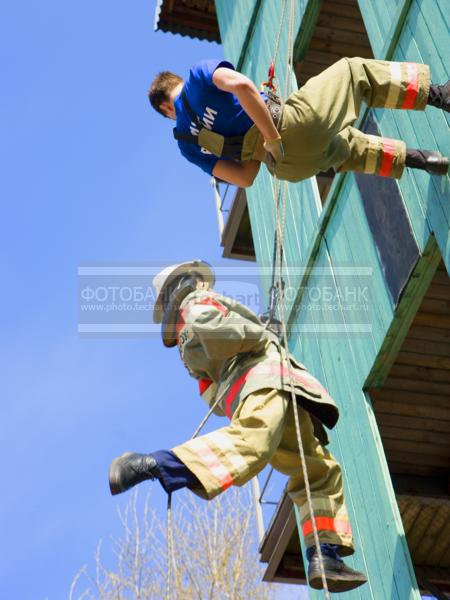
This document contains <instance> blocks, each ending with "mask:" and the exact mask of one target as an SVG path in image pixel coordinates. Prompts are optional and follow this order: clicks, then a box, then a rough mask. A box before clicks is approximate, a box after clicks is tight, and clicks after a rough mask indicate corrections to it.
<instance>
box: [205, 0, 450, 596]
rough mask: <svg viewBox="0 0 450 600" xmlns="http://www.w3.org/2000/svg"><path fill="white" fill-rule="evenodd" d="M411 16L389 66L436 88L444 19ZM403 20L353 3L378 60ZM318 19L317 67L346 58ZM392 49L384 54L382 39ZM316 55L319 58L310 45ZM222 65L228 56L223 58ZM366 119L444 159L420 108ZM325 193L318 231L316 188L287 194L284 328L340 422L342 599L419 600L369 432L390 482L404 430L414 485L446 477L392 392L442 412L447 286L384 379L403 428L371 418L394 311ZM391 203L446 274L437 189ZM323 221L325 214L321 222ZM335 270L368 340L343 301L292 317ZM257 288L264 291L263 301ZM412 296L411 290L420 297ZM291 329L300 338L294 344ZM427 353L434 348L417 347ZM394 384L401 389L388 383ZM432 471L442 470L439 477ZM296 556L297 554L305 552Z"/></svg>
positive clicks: (422, 6)
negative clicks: (412, 66)
mask: <svg viewBox="0 0 450 600" xmlns="http://www.w3.org/2000/svg"><path fill="white" fill-rule="evenodd" d="M313 1H315V0H313ZM342 1H343V0H342ZM447 1H448V0H445V2H447ZM445 2H444V4H445ZM235 4H239V2H237V3H235V2H229V0H216V6H217V13H218V17H219V24H220V30H221V37H222V40H223V42H224V46H225V57H226V58H231V59H232V60H233V61H236V60H237V57H238V56H239V51H238V46H239V44H242V43H243V40H244V38H245V35H244V33H243V30H244V29H245V22H246V20H245V18H244V17H243V18H242V22H239V23H237V17H236V14H233V8H232V7H231V6H230V5H232V6H234V5H235ZM325 4H326V6H327V9H328V10H332V8H330V4H333V3H331V2H328V3H327V2H325ZM343 4H346V5H347V9H348V11H350V13H351V15H352V16H353V17H354V13H353V11H352V6H351V2H344V1H343ZM281 5H282V3H281V2H273V1H272V0H262V2H261V6H260V11H259V14H258V18H257V21H256V24H255V28H254V31H253V33H252V38H251V41H250V44H249V51H248V53H247V55H246V57H245V60H244V62H243V71H244V72H245V73H246V74H248V75H249V76H250V77H251V78H252V79H253V81H255V82H261V81H263V80H264V79H265V77H266V73H267V67H268V65H269V63H270V60H271V56H272V52H273V47H274V41H275V37H276V28H277V24H278V18H279V12H280V8H281ZM409 5H410V8H409V12H408V15H407V19H406V21H405V23H404V24H403V25H402V28H401V35H400V37H399V40H398V43H397V44H396V46H395V48H394V50H393V56H394V58H395V59H396V60H409V61H411V60H412V61H414V60H416V61H423V60H426V62H429V63H430V64H431V66H432V72H433V77H434V78H435V79H436V80H439V81H444V80H446V79H448V71H447V72H445V69H444V65H449V64H450V44H448V39H449V22H448V19H449V16H448V15H449V11H447V14H446V15H444V16H443V13H442V11H440V9H439V10H438V8H437V7H436V2H435V0H428V1H427V2H418V1H416V0H413V1H412V2H410V3H409ZM405 6H406V5H405V3H404V0H395V1H394V0H375V1H374V0H359V7H360V9H361V13H362V17H363V19H364V25H365V28H366V29H367V33H368V35H369V39H370V42H371V45H372V50H373V53H374V55H375V56H376V57H378V58H384V57H383V56H382V55H381V53H382V52H383V51H385V50H386V48H387V44H388V42H389V40H388V39H387V37H388V36H387V32H391V33H392V32H393V31H394V30H395V27H396V25H397V23H396V19H398V18H399V15H400V14H401V11H402V9H403V8H404V7H405ZM296 7H297V12H296V19H297V21H296V28H297V29H298V27H299V25H300V22H301V18H302V15H303V14H304V13H305V10H306V8H307V2H306V0H302V1H301V2H296ZM236 10H237V9H236ZM247 12H251V9H250V8H248V9H247ZM444 12H445V11H444ZM432 13H433V14H432ZM325 16H326V15H325V13H324V15H323V17H322V21H319V24H318V26H319V28H321V29H320V30H319V31H318V32H317V37H316V39H317V40H320V39H322V40H324V39H325V40H328V39H330V41H329V42H327V44H328V45H327V48H326V49H327V52H328V58H329V57H330V55H333V52H332V50H333V48H334V46H333V44H335V43H336V45H339V44H338V43H339V42H342V43H344V44H345V39H344V38H342V37H341V38H340V37H339V34H338V33H335V34H334V37H333V38H327V37H324V36H325V34H324V31H323V28H324V27H331V26H332V24H333V22H336V23H338V22H339V23H341V21H336V20H337V19H347V18H350V17H349V15H344V13H341V14H340V15H335V14H329V15H328V17H327V18H328V19H329V22H328V24H327V22H326V19H325ZM319 19H320V17H319ZM437 21H439V23H437ZM342 23H343V21H342ZM233 24H234V25H233ZM352 27H355V26H354V25H352ZM359 27H360V29H361V31H356V30H355V34H358V35H361V36H362V35H363V34H364V27H361V25H360V26H359ZM337 31H338V28H336V32H337ZM392 35H393V34H392ZM392 40H393V41H395V39H394V37H393V38H392ZM354 41H355V42H358V43H360V42H361V41H362V38H356V37H355V39H354ZM315 44H316V45H320V42H315ZM336 47H337V46H336ZM228 51H229V52H230V54H227V52H228ZM285 52H286V30H285V31H284V32H283V36H282V39H281V45H280V54H279V58H278V62H277V71H278V73H279V75H282V73H283V68H282V60H283V59H284V56H285ZM311 52H315V53H317V54H312V55H311V56H312V57H313V58H314V57H316V58H317V60H320V59H323V58H324V57H323V56H321V55H320V52H323V48H319V47H315V48H312V49H311ZM282 85H283V82H282V81H281V86H282ZM376 117H377V120H378V123H379V127H380V130H381V133H382V135H385V136H388V137H393V138H402V139H405V141H406V143H407V145H408V146H409V147H423V148H426V149H435V148H439V149H440V150H441V151H442V152H443V153H444V154H449V153H450V147H449V139H450V138H449V136H448V133H449V131H448V125H449V118H448V116H444V115H443V114H442V113H441V112H440V111H437V110H435V109H431V108H429V109H427V110H426V111H425V112H424V113H422V114H419V113H414V114H412V113H407V112H406V111H390V110H389V111H376ZM262 171H263V172H261V174H260V175H259V176H258V178H257V180H256V182H255V184H254V185H253V186H252V187H251V188H250V189H249V190H247V196H248V204H249V212H250V219H251V224H252V233H253V239H254V245H255V251H256V256H257V261H258V263H259V264H260V265H261V266H262V267H267V266H268V265H270V264H271V258H272V244H273V231H274V207H273V194H272V182H271V180H270V177H269V176H268V175H267V173H266V172H265V170H262ZM334 189H336V190H337V192H336V194H337V195H336V203H335V205H334V206H333V208H332V210H330V212H329V213H328V214H326V218H324V219H323V220H322V221H321V216H320V202H319V198H318V192H317V186H316V184H315V182H314V180H308V181H305V182H302V183H300V184H296V185H289V186H288V198H287V207H288V213H287V227H286V261H285V264H286V268H285V278H286V280H287V281H288V283H289V285H291V286H293V287H295V286H296V285H297V286H298V283H299V282H300V278H299V273H298V268H297V267H304V266H306V264H311V266H312V272H311V275H310V277H309V279H308V280H305V281H304V282H303V283H304V292H303V294H302V296H301V298H300V302H299V306H298V307H297V309H296V310H295V312H294V313H293V314H292V315H291V322H292V325H293V326H294V327H293V331H292V334H291V337H290V344H291V350H292V351H293V353H294V354H295V355H296V356H297V357H298V358H299V359H300V360H301V361H302V362H303V363H305V364H306V366H307V367H308V368H309V369H310V370H311V372H312V373H313V374H314V375H316V376H317V377H318V378H319V379H320V380H321V381H322V382H323V384H324V385H325V386H326V387H327V388H328V389H329V391H330V393H331V394H332V395H333V397H335V398H336V400H337V402H338V404H339V406H340V411H341V418H340V421H339V424H338V426H337V427H336V429H335V430H334V431H333V432H332V435H331V437H332V442H331V446H330V448H331V451H332V452H333V453H334V454H335V455H336V456H337V457H338V459H339V460H340V462H341V464H342V468H343V473H344V480H345V486H346V495H347V503H348V508H349V512H350V516H351V521H352V525H353V529H354V535H355V543H356V549H357V552H356V554H355V556H354V557H353V558H352V559H349V564H351V565H353V566H354V567H355V568H358V569H361V570H363V571H365V572H366V573H367V574H368V577H369V582H368V584H367V585H366V586H364V587H363V588H360V589H359V590H355V591H354V592H352V593H351V594H343V595H342V598H343V600H344V599H345V598H352V599H356V598H360V599H361V600H363V599H364V600H367V599H372V600H407V599H409V600H412V599H416V600H419V598H420V593H419V589H418V586H417V582H416V579H415V576H414V570H413V567H412V562H411V557H410V555H409V552H408V548H407V544H406V540H405V532H404V528H403V524H402V518H401V515H400V512H399V508H398V505H397V501H396V497H395V494H394V491H393V487H392V482H391V477H390V474H389V466H388V463H387V460H386V454H385V449H384V447H383V442H382V437H381V435H380V430H379V426H380V428H381V431H383V428H384V431H386V432H387V434H388V437H387V440H390V441H388V443H387V452H388V453H390V452H395V453H396V455H395V456H396V459H395V461H394V464H395V465H396V467H395V468H396V469H397V468H399V467H398V466H399V465H400V466H401V465H404V467H405V470H404V472H409V471H410V469H409V470H408V468H407V467H409V466H411V465H410V463H408V462H407V460H406V459H408V460H410V455H411V453H412V452H413V450H414V448H413V446H414V445H416V446H417V441H418V440H417V439H416V438H412V439H410V437H408V435H409V436H410V434H405V436H404V438H403V439H402V438H398V437H396V432H397V430H398V429H401V428H404V427H406V428H407V429H409V430H414V429H415V430H418V429H419V428H420V427H422V429H423V431H422V433H421V435H422V440H421V444H420V445H421V446H422V445H423V447H424V448H426V449H427V451H426V452H425V451H424V452H423V453H421V456H422V458H421V462H420V461H419V462H420V464H419V462H418V463H417V466H418V471H422V472H423V474H424V475H426V474H427V473H428V472H429V467H430V464H429V462H430V461H431V460H435V461H436V465H435V466H436V468H438V469H440V468H441V466H442V467H445V465H446V464H447V462H446V461H447V456H446V454H445V453H444V455H442V456H441V457H440V458H436V457H435V455H434V454H433V452H431V450H432V448H431V445H433V443H432V442H431V441H430V440H431V437H430V436H431V435H432V434H433V432H435V433H436V438H435V444H434V445H441V446H445V444H444V443H443V442H444V440H445V436H446V434H448V432H449V431H450V428H449V423H450V422H449V421H448V420H447V419H438V418H432V417H430V416H429V415H428V414H423V411H422V412H421V407H420V403H419V402H411V403H410V404H406V403H405V402H403V403H402V402H401V398H402V394H404V393H409V391H411V390H408V389H403V388H404V387H405V386H406V387H407V386H408V385H411V384H409V383H408V382H409V381H411V379H410V374H411V373H418V374H419V375H420V374H422V375H424V374H429V373H430V370H432V379H430V382H429V385H430V389H432V390H433V394H434V395H435V397H436V398H437V399H438V400H437V404H436V407H435V410H436V411H438V412H439V410H441V409H442V410H445V406H444V407H440V406H439V403H441V402H442V403H445V400H444V398H445V394H446V393H447V391H448V388H447V387H446V386H448V384H449V382H448V380H447V375H446V372H447V368H448V356H446V355H445V349H446V347H447V346H446V344H447V343H448V337H447V331H448V328H447V327H445V335H444V336H443V337H442V338H441V337H439V339H435V336H436V331H434V332H433V331H432V330H431V327H432V326H433V324H434V325H436V323H437V321H436V319H437V318H438V319H444V321H441V320H439V322H440V323H442V322H446V321H445V319H447V318H448V302H447V299H446V296H445V293H446V292H445V290H443V289H442V286H444V287H445V286H446V278H445V272H440V278H438V279H436V280H434V281H433V286H432V288H431V291H430V296H429V297H428V298H427V303H428V304H427V307H428V309H429V310H427V311H424V312H423V314H422V316H420V317H418V319H417V321H415V322H414V324H413V329H412V331H413V334H414V336H416V337H414V336H413V337H411V338H408V339H407V342H406V345H405V347H404V349H402V352H401V353H400V354H399V356H398V360H397V361H396V362H395V364H394V366H393V367H392V369H391V371H390V376H391V377H392V379H391V380H390V385H398V386H399V389H398V394H399V396H398V398H399V400H398V406H400V407H402V406H407V408H408V411H409V412H408V413H407V414H405V411H404V409H403V408H400V409H399V410H398V411H397V412H396V413H395V414H387V413H386V412H383V411H382V410H378V407H381V406H382V404H379V403H382V402H385V400H383V398H381V397H380V398H378V399H377V401H376V402H375V410H376V411H377V412H376V413H375V412H374V408H373V407H372V404H371V402H370V399H369V397H368V395H366V393H365V391H364V387H365V382H366V380H367V378H368V376H369V374H370V372H371V369H372V368H373V366H374V363H375V360H376V357H377V355H378V353H379V351H380V349H381V347H382V345H383V342H384V340H385V337H386V334H387V332H388V330H389V328H390V327H391V325H392V323H393V320H394V317H395V307H394V305H393V302H392V299H391V297H390V294H389V290H388V288H387V286H386V282H385V279H384V274H383V269H382V266H381V264H380V261H379V257H378V254H377V251H376V248H375V245H374V243H373V239H372V236H371V232H370V229H369V227H368V224H367V218H366V215H365V213H364V209H363V207H362V203H361V198H360V194H359V191H358V187H357V185H356V183H355V180H354V177H353V175H351V174H349V175H346V176H342V175H341V176H339V182H337V183H336V187H335V188H334ZM400 191H401V196H402V200H403V202H404V203H405V206H406V209H407V213H408V216H409V219H410V221H411V225H412V229H413V232H414V236H415V238H416V241H417V244H418V246H419V249H420V252H421V253H424V252H425V250H426V249H427V248H429V245H430V240H431V239H432V238H431V236H432V234H434V236H435V237H436V242H437V244H438V246H439V249H440V252H441V254H442V257H443V259H444V262H445V264H446V266H447V269H449V266H450V243H449V223H450V201H449V199H450V198H449V179H448V178H447V179H445V178H434V177H430V176H429V175H427V174H423V173H419V172H416V173H414V174H412V173H411V172H407V173H406V174H405V176H404V177H403V178H402V180H401V181H400ZM331 193H333V192H331ZM374 201H376V198H374ZM326 209H327V205H325V207H324V212H325V211H326ZM308 261H309V263H308ZM344 265H346V266H355V267H359V266H361V267H367V268H368V269H370V271H371V275H370V281H371V290H372V293H371V302H370V304H371V305H370V321H369V324H370V330H369V331H367V332H366V333H360V334H355V333H352V331H351V327H352V326H354V325H355V322H356V315H355V314H354V313H353V314H352V313H351V312H349V311H346V310H345V306H344V305H343V302H342V301H339V300H338V301H337V302H336V305H337V308H336V310H333V311H331V310H329V308H327V307H326V302H325V300H324V298H323V297H322V299H321V300H319V301H318V304H319V309H320V310H317V311H312V310H305V308H304V306H303V307H302V301H301V299H302V298H305V297H307V296H308V293H309V292H310V291H311V290H313V289H315V290H323V289H324V288H325V287H327V288H330V289H331V290H332V291H334V292H335V293H337V291H338V288H339V287H340V286H342V285H343V284H344V283H345V278H344V276H343V275H342V274H341V273H340V272H339V267H341V266H344ZM424 276H425V275H424V274H423V273H418V274H417V277H418V278H419V279H420V278H422V277H424ZM267 283H268V282H267V279H266V280H265V281H264V284H265V286H266V288H267ZM353 283H354V285H355V286H361V285H363V284H364V283H365V279H364V276H362V275H357V274H355V276H354V279H353ZM417 289H418V290H421V288H420V287H419V288H417ZM431 294H432V295H431ZM431 309H432V312H431ZM430 315H434V316H430ZM436 315H437V316H436ZM405 318H406V317H405ZM324 326H328V331H325V332H324V331H323V330H324ZM302 327H303V329H304V331H306V332H304V333H299V330H301V328H302ZM333 328H334V331H333ZM417 336H418V337H417ZM417 342H419V344H424V345H423V348H422V350H423V351H422V352H416V349H417ZM428 342H430V343H431V344H432V346H431V345H430V344H428V345H425V344H427V343H428ZM427 348H428V350H429V354H428V355H427V359H426V361H425V363H423V362H420V364H418V361H417V360H415V355H416V354H418V355H419V356H420V357H422V358H421V359H420V360H423V354H424V351H425V349H427ZM431 350H433V352H431ZM414 361H415V362H414ZM424 379H425V378H424V377H420V376H418V377H415V381H417V383H418V386H420V385H421V384H423V381H424ZM398 380H401V382H402V383H398ZM405 382H406V383H405ZM402 386H403V387H402ZM441 386H442V387H441ZM403 397H404V396H403ZM411 407H412V408H411ZM402 411H403V412H402ZM438 412H437V413H436V414H438ZM419 413H420V414H419ZM439 414H440V413H439ZM377 420H378V423H377ZM436 456H437V455H436ZM427 461H428V462H427ZM439 461H441V464H437V463H438V462H439ZM301 543H302V544H303V540H301ZM303 550H304V548H303ZM310 597H311V598H313V599H316V598H317V599H318V598H321V597H322V594H320V593H318V592H314V591H313V590H310Z"/></svg>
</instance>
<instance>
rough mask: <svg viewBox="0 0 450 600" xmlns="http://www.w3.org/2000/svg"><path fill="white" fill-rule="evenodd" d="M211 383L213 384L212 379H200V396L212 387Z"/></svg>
mask: <svg viewBox="0 0 450 600" xmlns="http://www.w3.org/2000/svg"><path fill="white" fill-rule="evenodd" d="M211 384H212V381H211V379H199V380H198V387H199V390H200V396H203V394H204V393H205V392H206V390H207V389H208V388H209V387H210V385H211Z"/></svg>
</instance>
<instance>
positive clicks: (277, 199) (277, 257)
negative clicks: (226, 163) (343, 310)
mask: <svg viewBox="0 0 450 600" xmlns="http://www.w3.org/2000/svg"><path fill="white" fill-rule="evenodd" d="M287 4H288V0H283V5H282V10H281V15H280V20H279V25H278V30H277V35H276V39H275V48H274V53H273V58H272V62H271V64H270V67H269V73H268V80H267V81H266V82H264V83H263V84H262V85H263V86H264V87H267V88H268V89H269V90H270V91H271V92H275V91H276V85H275V84H274V81H275V80H276V79H277V78H276V76H275V63H276V59H277V55H278V51H279V47H280V40H281V33H282V30H283V25H284V21H285V15H286V8H287ZM294 25H295V0H289V17H288V39H287V47H288V52H287V56H286V62H285V72H284V85H283V96H282V100H283V101H284V100H285V99H286V97H287V95H288V91H292V79H291V74H292V71H293V66H294V61H293V41H294ZM272 192H273V200H274V209H275V232H274V248H273V257H272V279H271V286H270V288H269V311H268V325H270V324H271V322H273V321H274V319H275V313H276V310H277V306H278V312H279V316H280V325H281V338H282V346H281V349H282V352H281V361H282V362H285V363H286V364H287V365H288V368H287V381H288V386H289V390H290V395H291V401H292V407H293V413H294V422H295V432H296V436H297V443H298V447H299V454H300V462H301V467H302V471H303V476H304V481H305V492H306V500H307V504H308V510H309V514H310V515H311V523H312V529H313V536H314V544H315V546H316V551H317V555H318V559H319V569H320V574H321V579H322V585H323V591H324V595H325V598H326V600H330V594H329V591H328V584H327V580H326V576H325V569H324V563H323V555H322V551H321V548H320V540H319V533H318V530H317V524H316V519H315V515H314V507H313V502H312V496H311V486H310V483H309V477H308V471H307V467H306V457H305V450H304V446H303V440H302V435H301V429H300V418H299V414H298V405H297V397H296V395H295V390H294V384H293V381H292V375H291V370H290V368H289V367H290V361H289V340H288V334H287V327H286V307H285V297H284V281H283V258H284V237H285V230H286V227H285V226H286V209H287V181H283V182H281V181H280V180H279V179H278V178H277V177H276V175H274V177H273V182H272ZM277 272H278V277H276V274H277ZM283 350H284V356H283ZM219 400H220V398H219V397H218V398H216V400H215V402H214V403H213V404H212V405H211V407H210V409H209V411H208V413H207V414H206V416H205V417H204V418H203V420H202V421H201V423H200V425H199V426H198V427H197V429H196V430H195V431H194V433H193V435H192V437H191V439H194V438H195V437H197V436H198V434H199V433H200V431H201V430H202V429H203V427H204V426H205V424H206V423H207V421H208V420H209V418H210V416H211V414H212V413H213V412H214V409H215V408H216V407H217V406H218V404H219ZM172 557H173V530H172V495H171V494H169V495H168V500H167V573H166V600H171V580H172Z"/></svg>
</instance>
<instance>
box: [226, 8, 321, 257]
mask: <svg viewBox="0 0 450 600" xmlns="http://www.w3.org/2000/svg"><path fill="white" fill-rule="evenodd" d="M314 1H315V0H314ZM236 4H239V2H235V1H233V2H230V1H229V0H217V1H216V6H217V14H218V19H219V25H220V30H221V35H222V36H223V39H224V46H225V58H227V59H231V60H232V61H234V62H236V61H237V58H236V57H237V56H238V54H239V52H238V51H237V48H238V47H239V44H242V43H243V41H244V38H245V36H243V29H244V28H245V26H247V27H248V24H249V20H250V19H249V17H248V15H247V17H245V18H244V17H243V18H242V19H241V21H240V22H239V24H238V25H237V26H236V27H235V29H234V24H235V22H236V20H237V15H238V13H239V14H240V12H239V11H238V10H237V8H236V7H235V5H236ZM244 4H245V5H246V9H245V10H246V12H247V13H248V14H249V13H251V12H252V7H253V6H254V5H253V4H252V6H249V4H248V2H246V3H244ZM306 6H307V0H301V1H300V2H296V3H295V7H296V14H295V30H297V29H298V26H299V24H300V19H301V17H302V15H303V14H304V11H305V9H306ZM282 7H283V2H273V1H270V0H262V2H261V4H260V10H259V13H258V16H257V18H256V21H255V26H254V30H253V35H252V38H251V44H250V48H249V51H248V53H247V55H246V56H245V59H244V61H243V66H242V71H243V72H244V73H245V74H246V75H247V76H248V77H250V79H252V81H254V82H255V83H256V84H257V85H259V84H260V83H261V82H263V81H265V80H266V79H267V71H268V68H269V65H270V62H271V60H272V58H273V53H274V50H275V42H276V37H277V32H278V26H279V22H280V18H281V15H282ZM287 41H288V36H287V11H286V13H285V21H284V25H283V28H282V31H281V37H280V45H279V51H278V56H277V60H276V65H275V68H276V74H277V77H278V78H279V90H280V92H282V93H283V91H284V89H285V87H286V86H285V67H284V64H283V63H284V61H285V57H286V52H287ZM228 52H229V53H230V54H228ZM291 80H292V77H290V78H289V82H291ZM261 171H262V172H261V174H260V175H259V176H258V178H257V180H256V182H255V184H254V185H253V186H252V187H251V188H249V189H248V190H247V198H248V204H249V210H250V213H251V215H252V228H253V233H254V235H255V237H256V238H260V234H259V233H258V230H259V229H260V226H259V225H258V223H260V222H261V227H262V228H263V230H264V231H265V236H266V237H269V238H271V239H272V240H273V222H274V220H273V214H274V209H273V192H272V178H271V177H270V176H269V175H268V173H267V171H266V169H265V167H264V166H263V167H262V168H261ZM261 203H262V204H263V206H261ZM320 210H321V205H320V199H319V194H318V190H317V186H316V184H315V180H307V181H305V182H302V183H301V184H297V185H293V184H288V212H289V220H288V226H287V228H286V255H287V257H291V259H290V262H291V263H292V262H293V263H294V264H297V263H298V262H299V260H305V259H306V254H307V251H308V248H309V246H310V244H311V241H312V239H313V237H314V236H315V233H316V227H317V222H318V216H319V212H320ZM270 215H272V216H270ZM255 220H256V221H255ZM271 243H272V242H271ZM256 254H257V259H258V261H263V263H264V264H270V261H271V254H270V253H268V252H267V251H264V250H263V247H262V245H260V244H259V239H257V249H256ZM288 263H289V260H288Z"/></svg>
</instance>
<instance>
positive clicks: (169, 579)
mask: <svg viewBox="0 0 450 600" xmlns="http://www.w3.org/2000/svg"><path fill="white" fill-rule="evenodd" d="M220 399H221V398H220V397H219V396H218V397H217V398H216V399H215V401H214V402H213V403H212V405H211V406H210V409H209V410H208V412H207V414H206V416H205V417H204V418H203V419H202V421H201V423H200V425H199V426H198V427H197V429H196V430H195V431H194V433H193V434H192V436H191V440H193V439H194V438H196V437H197V436H198V434H199V433H200V431H201V430H202V429H203V427H204V426H205V425H206V423H207V421H208V420H209V418H210V416H211V415H212V413H213V412H214V409H215V408H216V407H217V406H218V404H219V400H220ZM172 560H173V527H172V493H169V494H168V496H167V571H166V600H171V583H172Z"/></svg>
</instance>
